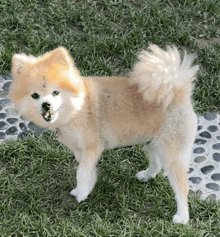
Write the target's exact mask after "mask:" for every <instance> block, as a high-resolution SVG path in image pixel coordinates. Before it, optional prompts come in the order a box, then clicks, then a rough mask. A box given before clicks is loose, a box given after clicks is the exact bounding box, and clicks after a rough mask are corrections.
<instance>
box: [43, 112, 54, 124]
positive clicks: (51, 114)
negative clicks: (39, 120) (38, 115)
mask: <svg viewBox="0 0 220 237" xmlns="http://www.w3.org/2000/svg"><path fill="white" fill-rule="evenodd" d="M56 114H57V111H47V112H46V113H42V117H43V119H44V120H45V121H46V122H51V121H52V120H54V119H55V117H56Z"/></svg>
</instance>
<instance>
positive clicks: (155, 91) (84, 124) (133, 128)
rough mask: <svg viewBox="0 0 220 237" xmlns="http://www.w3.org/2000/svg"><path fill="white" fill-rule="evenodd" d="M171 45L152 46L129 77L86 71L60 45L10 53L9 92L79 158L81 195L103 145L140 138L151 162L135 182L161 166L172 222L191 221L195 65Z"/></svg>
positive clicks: (91, 178) (81, 196) (93, 175)
mask: <svg viewBox="0 0 220 237" xmlns="http://www.w3.org/2000/svg"><path fill="white" fill-rule="evenodd" d="M194 59H195V57H194V55H189V54H187V53H185V55H183V57H182V59H181V55H180V53H179V51H178V50H177V48H176V47H167V48H166V49H165V50H164V49H161V48H160V47H158V46H156V45H150V46H149V48H148V49H147V50H146V51H142V52H141V53H140V55H139V60H138V62H137V63H136V64H135V66H134V68H133V70H132V71H131V73H130V74H129V76H127V77H119V76H112V77H83V76H81V75H80V72H79V70H78V69H77V68H76V66H75V64H74V60H73V59H72V57H71V56H70V55H69V53H68V51H67V50H66V49H65V48H64V47H58V48H56V49H55V50H53V51H50V52H47V53H45V54H44V55H42V56H39V57H34V56H31V55H29V56H27V55H25V54H15V55H14V56H13V58H12V69H11V71H12V76H13V81H12V84H11V88H10V93H9V96H10V99H11V101H12V102H13V103H14V105H15V107H16V108H17V110H18V112H19V113H20V114H21V115H23V116H24V117H26V118H27V119H29V120H31V121H33V122H34V123H36V124H37V125H39V126H43V127H47V128H49V129H51V130H53V131H56V130H57V131H58V140H59V141H60V142H61V143H63V144H65V145H66V146H67V147H69V148H70V149H71V151H72V152H73V153H74V156H75V158H76V160H77V161H78V162H79V167H78V170H77V186H76V188H75V189H73V190H72V191H71V192H70V194H71V195H73V196H75V197H76V199H77V201H78V202H81V201H83V200H85V199H86V198H87V197H88V195H89V194H90V193H91V192H92V190H93V187H94V185H95V183H96V180H97V172H96V164H97V162H98V161H99V159H100V157H101V154H102V152H103V151H104V150H105V149H112V148H115V147H120V146H128V145H137V144H138V145H143V151H147V152H148V155H149V162H150V165H149V167H148V168H147V169H146V170H143V171H140V172H139V173H137V175H136V176H137V178H138V179H139V180H140V181H143V182H147V181H148V180H149V179H150V178H154V177H155V176H156V175H157V174H158V172H160V170H161V169H163V170H164V173H165V175H167V176H168V179H169V181H170V184H171V186H172V188H173V191H174V193H175V198H176V201H177V212H176V214H175V215H174V217H173V222H174V223H182V224H187V222H188V220H189V212H188V204H187V196H188V190H189V188H188V179H187V171H188V168H189V160H190V157H191V152H192V145H193V142H194V139H195V134H196V129H197V117H196V114H195V113H194V111H193V107H192V103H191V95H192V90H193V81H194V80H195V79H196V74H197V71H198V68H199V67H198V65H193V62H194Z"/></svg>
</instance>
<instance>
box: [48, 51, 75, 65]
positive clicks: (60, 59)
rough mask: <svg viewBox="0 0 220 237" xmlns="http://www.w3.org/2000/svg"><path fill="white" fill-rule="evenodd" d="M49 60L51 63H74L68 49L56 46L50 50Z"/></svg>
mask: <svg viewBox="0 0 220 237" xmlns="http://www.w3.org/2000/svg"><path fill="white" fill-rule="evenodd" d="M51 60H52V62H53V63H55V64H56V63H58V64H62V65H71V64H74V62H73V59H72V58H71V57H70V55H69V53H68V51H67V50H66V49H65V48H64V47H59V48H56V49H55V50H54V51H52V56H51Z"/></svg>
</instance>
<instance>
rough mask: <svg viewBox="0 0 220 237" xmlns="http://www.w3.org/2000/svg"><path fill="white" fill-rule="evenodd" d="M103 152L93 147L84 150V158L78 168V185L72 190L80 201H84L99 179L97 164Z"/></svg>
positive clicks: (72, 193)
mask: <svg viewBox="0 0 220 237" xmlns="http://www.w3.org/2000/svg"><path fill="white" fill-rule="evenodd" d="M101 153H102V150H101V149H91V148H90V149H89V150H85V151H83V152H82V158H81V161H80V164H79V167H78V170H77V177H76V179H77V186H76V188H75V189H73V190H72V191H71V192H70V194H71V195H73V196H75V197H76V199H77V201H78V202H81V201H84V200H85V199H86V198H87V197H88V195H89V194H90V193H91V192H92V189H93V187H94V186H95V183H96V180H97V172H96V164H97V162H98V160H99V158H100V156H101Z"/></svg>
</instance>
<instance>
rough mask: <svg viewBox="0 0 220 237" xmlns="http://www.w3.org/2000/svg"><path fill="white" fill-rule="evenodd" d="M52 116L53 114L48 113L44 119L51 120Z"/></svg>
mask: <svg viewBox="0 0 220 237" xmlns="http://www.w3.org/2000/svg"><path fill="white" fill-rule="evenodd" d="M51 115H52V113H51V112H47V113H46V114H45V115H44V117H45V118H46V119H50V118H51Z"/></svg>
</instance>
